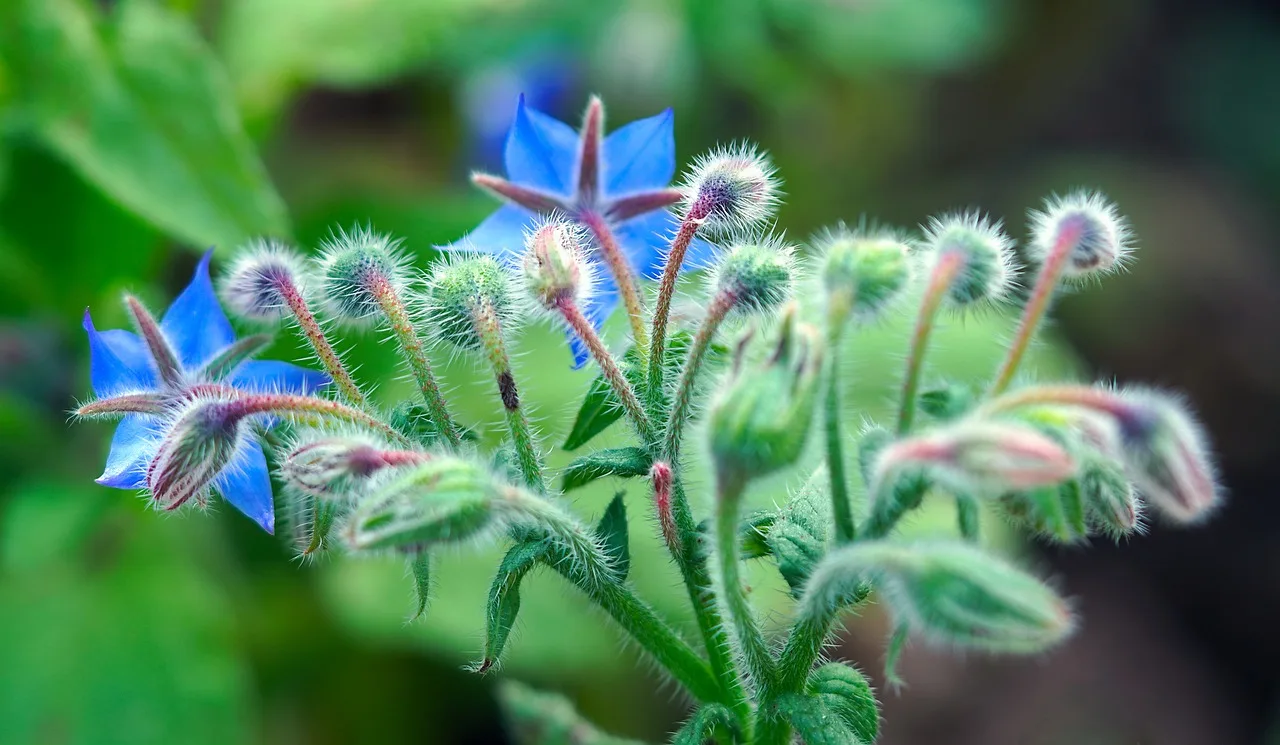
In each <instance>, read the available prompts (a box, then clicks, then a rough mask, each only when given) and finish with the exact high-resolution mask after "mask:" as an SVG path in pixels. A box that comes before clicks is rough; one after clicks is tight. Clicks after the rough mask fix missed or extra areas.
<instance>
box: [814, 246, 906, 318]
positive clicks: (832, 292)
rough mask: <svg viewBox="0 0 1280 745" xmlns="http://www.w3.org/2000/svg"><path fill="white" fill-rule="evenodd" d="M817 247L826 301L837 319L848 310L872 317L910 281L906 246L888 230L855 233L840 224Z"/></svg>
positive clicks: (842, 316)
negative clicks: (820, 257)
mask: <svg viewBox="0 0 1280 745" xmlns="http://www.w3.org/2000/svg"><path fill="white" fill-rule="evenodd" d="M818 248H819V250H820V251H821V252H822V256H823V259H822V283H823V286H824V288H825V289H826V292H827V302H828V303H829V304H830V305H831V306H832V308H831V310H832V311H833V312H834V313H835V315H836V317H837V318H839V319H843V318H845V317H846V316H847V315H848V314H849V313H855V314H857V315H858V316H860V317H862V318H872V317H874V316H876V315H877V314H879V313H880V312H881V311H883V310H884V309H885V307H887V306H888V305H889V304H890V303H891V302H893V300H894V299H895V298H897V297H898V296H899V295H900V294H901V293H902V291H903V290H904V289H905V288H906V286H907V284H908V282H910V280H911V260H910V252H911V249H910V246H908V245H907V243H906V242H905V241H903V240H901V239H899V238H897V237H896V236H894V235H892V234H891V233H888V232H884V233H863V232H861V231H857V232H855V231H851V230H849V229H847V228H845V227H844V226H843V225H841V226H840V227H838V228H836V229H835V230H833V231H830V232H829V233H828V234H827V235H826V236H825V237H824V238H822V239H821V240H820V242H819V245H818Z"/></svg>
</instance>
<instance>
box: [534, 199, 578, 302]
mask: <svg viewBox="0 0 1280 745" xmlns="http://www.w3.org/2000/svg"><path fill="white" fill-rule="evenodd" d="M524 245H525V253H524V260H523V263H522V268H523V276H524V284H525V288H526V289H527V290H528V292H529V294H530V296H532V297H533V299H534V301H535V302H537V303H538V305H540V306H542V307H544V308H555V307H556V306H557V305H558V304H559V303H561V302H562V301H565V300H574V301H576V302H581V301H582V300H583V298H584V296H585V295H586V294H587V293H589V292H590V290H591V286H592V284H593V282H592V279H593V273H592V269H591V266H590V265H589V264H588V263H587V261H586V244H585V236H584V235H583V232H582V229H581V228H579V227H578V226H577V225H576V224H575V223H571V222H567V221H563V220H551V221H549V222H546V223H544V224H542V225H539V226H538V227H536V228H534V229H533V230H532V231H531V232H529V233H528V234H527V235H526V236H525V243H524Z"/></svg>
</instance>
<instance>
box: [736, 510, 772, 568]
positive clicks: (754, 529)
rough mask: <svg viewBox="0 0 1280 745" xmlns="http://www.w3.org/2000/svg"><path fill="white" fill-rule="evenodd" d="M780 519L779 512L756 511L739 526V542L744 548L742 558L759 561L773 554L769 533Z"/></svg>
mask: <svg viewBox="0 0 1280 745" xmlns="http://www.w3.org/2000/svg"><path fill="white" fill-rule="evenodd" d="M777 519H778V511H777V510H756V511H755V512H752V513H751V514H750V515H747V517H746V518H745V519H744V520H743V521H742V524H741V525H739V526H738V541H739V543H740V544H741V547H742V558H744V559H759V558H763V557H765V556H768V555H770V554H772V553H773V549H772V548H770V547H769V531H771V530H772V529H773V524H774V522H776V521H777Z"/></svg>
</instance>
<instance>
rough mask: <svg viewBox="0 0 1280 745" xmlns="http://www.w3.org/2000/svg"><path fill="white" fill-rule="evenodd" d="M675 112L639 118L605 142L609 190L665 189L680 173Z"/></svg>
mask: <svg viewBox="0 0 1280 745" xmlns="http://www.w3.org/2000/svg"><path fill="white" fill-rule="evenodd" d="M674 126H675V115H674V114H673V113H672V112H671V109H667V110H666V111H664V112H662V113H661V114H658V115H657V116H651V117H649V118H648V119H637V120H636V121H634V122H631V123H630V124H628V125H627V126H625V127H622V128H620V129H617V130H615V131H614V132H613V133H611V134H610V135H609V136H608V137H607V138H606V139H605V141H604V184H605V192H606V193H608V194H611V195H618V194H625V193H627V192H631V191H643V190H648V189H665V188H666V187H667V185H668V184H670V183H671V177H672V176H673V175H675V172H676V137H675V131H674Z"/></svg>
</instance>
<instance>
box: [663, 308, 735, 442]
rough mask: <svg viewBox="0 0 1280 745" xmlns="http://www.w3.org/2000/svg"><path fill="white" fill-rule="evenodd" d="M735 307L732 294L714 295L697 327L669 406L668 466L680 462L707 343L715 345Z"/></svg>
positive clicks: (708, 346) (709, 345)
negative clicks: (681, 448)
mask: <svg viewBox="0 0 1280 745" xmlns="http://www.w3.org/2000/svg"><path fill="white" fill-rule="evenodd" d="M737 303H738V295H737V293H735V292H730V291H721V292H718V293H716V295H715V297H713V298H712V299H711V304H710V305H709V306H707V315H706V317H705V318H703V319H702V325H701V326H699V327H698V333H697V335H695V336H694V337H693V346H692V347H691V348H690V349H689V356H688V357H687V358H686V359H685V362H684V369H683V370H681V372H680V383H679V384H678V385H677V386H676V392H675V398H674V399H672V402H671V416H670V417H669V419H668V421H667V436H666V443H665V448H664V450H663V455H664V457H665V458H666V459H667V460H668V461H670V462H671V463H679V462H680V442H681V436H682V435H683V433H684V425H685V423H686V422H687V421H688V419H689V414H690V412H691V411H692V409H693V392H694V386H695V385H696V384H697V382H698V373H699V372H700V371H701V370H702V363H703V362H704V361H705V360H706V357H707V350H708V349H710V348H711V342H713V341H715V338H716V332H717V331H718V330H719V329H720V325H721V324H722V323H724V319H725V318H726V317H727V316H728V315H729V313H730V311H732V310H733V308H734V306H735V305H737Z"/></svg>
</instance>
